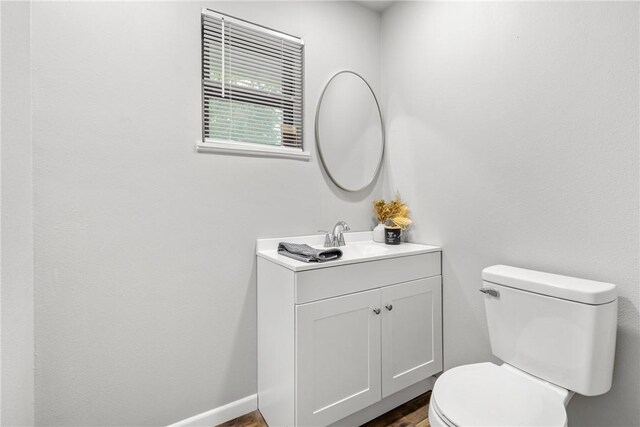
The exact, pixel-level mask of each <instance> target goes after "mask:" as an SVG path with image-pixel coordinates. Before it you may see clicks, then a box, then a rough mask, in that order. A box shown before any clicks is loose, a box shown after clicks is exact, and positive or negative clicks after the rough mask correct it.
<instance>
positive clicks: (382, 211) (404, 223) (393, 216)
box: [373, 194, 413, 230]
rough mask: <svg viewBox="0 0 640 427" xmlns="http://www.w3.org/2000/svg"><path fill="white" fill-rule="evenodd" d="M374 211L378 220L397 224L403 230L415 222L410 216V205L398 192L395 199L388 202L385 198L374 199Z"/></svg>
mask: <svg viewBox="0 0 640 427" xmlns="http://www.w3.org/2000/svg"><path fill="white" fill-rule="evenodd" d="M373 212H374V213H375V214H376V218H377V220H378V222H380V223H383V224H388V225H395V226H396V227H400V228H401V229H403V230H406V229H407V228H409V226H410V225H411V224H412V222H413V221H411V218H409V207H408V206H407V205H406V204H404V203H403V202H402V200H401V199H400V194H396V197H395V199H393V200H391V201H390V202H388V203H387V202H385V201H384V200H374V201H373Z"/></svg>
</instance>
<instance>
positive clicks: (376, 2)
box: [358, 0, 394, 12]
mask: <svg viewBox="0 0 640 427" xmlns="http://www.w3.org/2000/svg"><path fill="white" fill-rule="evenodd" d="M393 2H394V0H370V1H358V3H360V4H361V5H363V6H364V7H366V8H368V9H371V10H375V11H376V12H382V11H383V10H385V9H386V8H388V7H389V6H391V5H392V4H393Z"/></svg>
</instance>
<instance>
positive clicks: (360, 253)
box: [256, 231, 442, 271]
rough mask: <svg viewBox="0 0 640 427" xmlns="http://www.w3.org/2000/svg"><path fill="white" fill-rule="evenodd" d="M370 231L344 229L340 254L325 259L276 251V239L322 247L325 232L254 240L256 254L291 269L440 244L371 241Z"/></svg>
mask: <svg viewBox="0 0 640 427" xmlns="http://www.w3.org/2000/svg"><path fill="white" fill-rule="evenodd" d="M372 234H373V233H372V232H371V231H357V232H348V233H344V239H345V242H346V246H341V247H340V249H341V250H342V251H343V256H342V258H340V259H338V260H335V261H326V262H302V261H298V260H295V259H293V258H289V257H286V256H283V255H280V254H278V251H277V249H278V243H280V242H288V243H306V244H308V245H309V246H312V247H314V248H321V249H323V248H324V247H323V245H324V235H323V234H318V235H312V236H297V237H280V238H275V239H258V240H257V241H256V255H257V256H259V257H261V258H264V259H266V260H269V261H271V262H274V263H276V264H279V265H281V266H283V267H286V268H288V269H289V270H293V271H305V270H314V269H317V268H329V267H337V266H339V265H347V264H355V263H359V262H368V261H376V260H381V259H387V258H397V257H402V256H411V255H418V254H424V253H429V252H439V251H441V250H442V248H440V247H439V246H429V245H422V244H417V243H404V242H403V243H401V244H399V245H387V244H384V243H377V242H374V241H373V239H372Z"/></svg>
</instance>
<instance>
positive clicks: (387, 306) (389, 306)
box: [384, 304, 393, 311]
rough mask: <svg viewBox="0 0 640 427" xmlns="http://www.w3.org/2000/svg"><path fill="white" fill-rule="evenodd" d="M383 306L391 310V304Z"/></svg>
mask: <svg viewBox="0 0 640 427" xmlns="http://www.w3.org/2000/svg"><path fill="white" fill-rule="evenodd" d="M384 308H386V309H387V310H389V311H391V310H393V306H392V305H391V304H387V305H385V306H384Z"/></svg>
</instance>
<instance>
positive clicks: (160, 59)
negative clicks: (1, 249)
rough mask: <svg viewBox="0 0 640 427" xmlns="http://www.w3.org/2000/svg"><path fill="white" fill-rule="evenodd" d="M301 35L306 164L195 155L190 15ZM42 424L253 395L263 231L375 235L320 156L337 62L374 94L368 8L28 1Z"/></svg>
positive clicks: (364, 208)
mask: <svg viewBox="0 0 640 427" xmlns="http://www.w3.org/2000/svg"><path fill="white" fill-rule="evenodd" d="M204 5H206V6H207V7H210V8H213V9H217V10H220V11H222V12H227V13H230V14H232V15H237V16H240V17H242V18H244V19H248V20H252V21H256V22H259V23H260V24H263V25H267V26H271V27H274V28H276V29H279V30H282V31H285V32H288V33H292V34H295V35H298V36H301V37H303V38H304V39H305V42H306V75H305V89H306V93H305V98H306V100H305V108H306V114H305V119H306V129H305V138H306V144H307V146H309V150H310V151H311V153H312V160H311V161H310V162H303V161H297V160H286V159H273V158H252V157H239V156H225V155H213V154H198V153H195V152H194V146H195V143H196V141H197V140H198V139H199V138H200V133H201V130H200V129H201V109H200V8H201V7H202V6H204ZM32 23H33V26H32V60H33V123H34V127H33V139H34V164H35V176H34V184H35V194H34V195H35V245H36V253H35V265H36V267H35V273H36V299H35V309H36V328H35V336H36V351H37V363H36V422H37V423H38V424H41V425H161V424H165V425H166V424H169V423H171V422H175V421H178V420H181V419H184V418H187V417H190V416H192V415H195V414H198V413H200V412H203V411H206V410H210V409H213V408H216V407H218V406H221V405H224V404H227V403H229V402H232V401H234V400H236V399H240V398H243V397H245V396H248V395H250V394H253V393H255V392H256V315H255V310H256V308H255V307H256V289H255V256H254V250H255V249H254V245H255V239H256V238H258V237H275V236H282V235H295V234H309V233H315V232H316V230H317V229H319V228H327V227H330V226H332V225H333V224H334V223H335V221H336V220H338V219H345V220H347V221H348V222H349V223H350V224H351V226H352V228H354V229H356V230H362V229H370V228H371V225H372V222H371V221H372V218H371V214H370V202H371V200H372V199H373V196H374V195H376V194H379V193H380V192H381V189H380V186H381V183H378V184H377V187H375V188H370V189H369V190H368V191H364V192H362V193H359V194H356V195H353V196H350V197H345V196H343V195H342V194H340V193H338V192H337V191H333V190H332V188H333V187H332V186H331V185H330V184H328V183H327V181H326V178H325V177H324V176H323V174H322V172H321V171H320V167H319V165H318V162H317V156H316V153H315V148H314V147H313V117H314V113H315V103H316V100H317V99H318V96H319V94H320V91H321V89H322V87H323V85H324V83H325V82H326V81H327V80H328V79H329V78H330V76H331V75H332V74H333V73H334V72H336V71H338V70H340V69H343V68H350V69H353V70H357V71H359V72H361V73H363V74H364V75H365V76H366V77H367V78H368V79H369V80H370V81H371V83H372V84H373V86H374V87H375V88H377V89H379V87H380V76H379V73H380V57H379V42H380V39H379V37H380V36H379V34H380V28H379V25H380V17H379V15H377V14H375V13H373V12H371V11H369V10H366V9H364V8H362V7H360V6H358V5H356V4H353V3H333V2H300V3H286V2H266V3H265V2H259V3H247V2H228V3H219V2H208V3H206V4H199V3H196V2H141V3H134V2H105V3H95V2H69V3H62V2H35V3H33V5H32Z"/></svg>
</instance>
